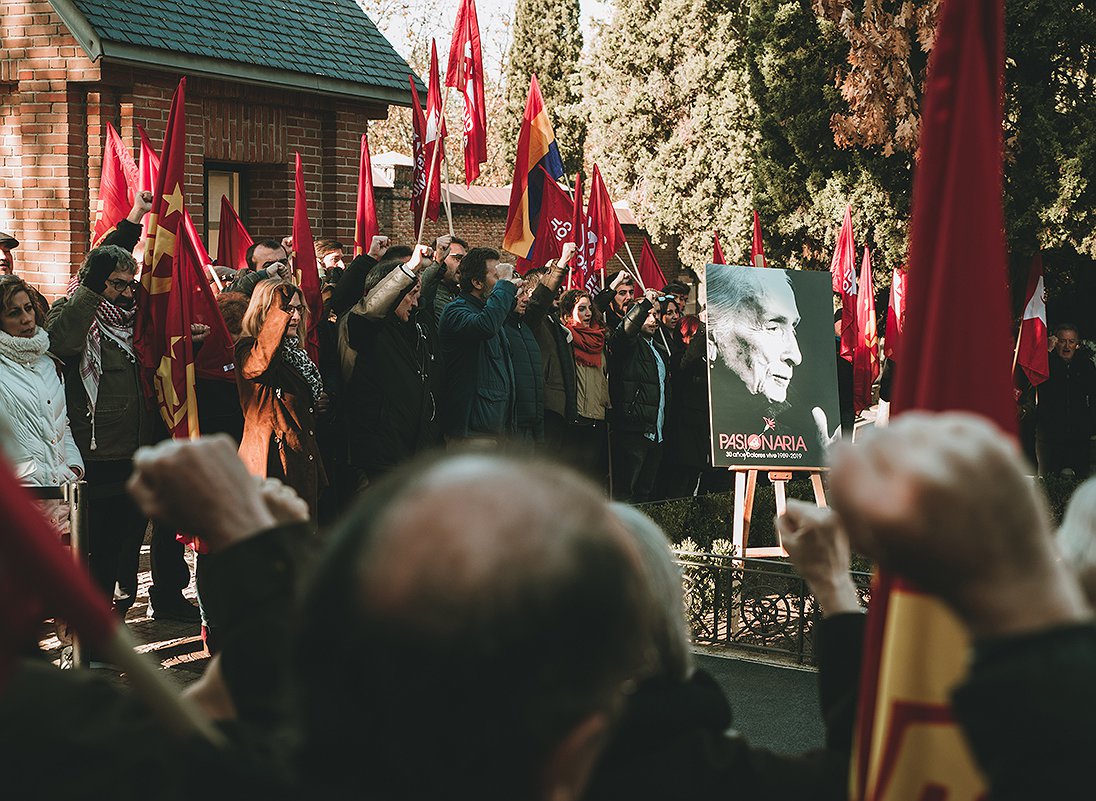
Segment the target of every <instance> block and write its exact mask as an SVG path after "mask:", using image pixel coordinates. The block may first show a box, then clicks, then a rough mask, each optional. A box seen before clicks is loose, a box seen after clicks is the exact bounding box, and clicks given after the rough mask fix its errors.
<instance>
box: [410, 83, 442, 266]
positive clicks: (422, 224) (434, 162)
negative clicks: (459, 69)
mask: <svg viewBox="0 0 1096 801" xmlns="http://www.w3.org/2000/svg"><path fill="white" fill-rule="evenodd" d="M427 104H428V105H429V99H428V100H427ZM448 105H449V92H448V91H447V92H446V93H445V95H444V96H443V97H442V99H441V114H439V115H438V130H437V139H435V140H434V141H435V145H434V153H433V157H432V158H431V159H430V173H429V177H428V178H427V179H426V189H425V190H424V192H425V194H424V196H423V199H422V218H421V219H420V220H419V236H418V238H417V239H416V240H415V244H416V245H421V244H422V235H423V232H424V231H425V229H426V213H427V212H428V211H429V210H430V185H431V184H433V183H434V173H435V168H436V167H437V166H438V151H439V150H441V149H442V148H440V147H438V146H437V143H438V142H439V141H440V140H441V128H442V123H444V122H445V109H446V107H447V106H448ZM428 124H429V123H428ZM422 146H423V147H424V148H425V147H426V142H423V143H422Z"/></svg>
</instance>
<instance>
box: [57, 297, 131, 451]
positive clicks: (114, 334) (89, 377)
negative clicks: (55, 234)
mask: <svg viewBox="0 0 1096 801" xmlns="http://www.w3.org/2000/svg"><path fill="white" fill-rule="evenodd" d="M79 286H80V279H79V277H78V276H75V275H74V276H73V277H72V280H71V281H70V282H69V286H68V296H69V297H70V298H71V297H72V296H73V295H74V294H75V293H76V290H77V288H78V287H79ZM136 317H137V307H136V306H134V307H133V308H131V309H123V308H121V307H119V306H115V305H114V304H113V303H111V302H110V301H109V300H107V299H106V298H103V297H100V298H99V305H98V306H96V307H95V319H94V320H92V321H91V327H90V328H88V342H87V347H86V348H84V352H83V353H81V354H80V383H81V384H83V386H84V392H85V393H86V394H87V396H88V417H90V418H91V450H95V448H96V447H97V446H96V443H95V404H96V403H97V402H98V400H99V381H100V379H101V378H102V377H103V337H106V338H107V339H109V340H111V341H112V342H113V343H114V344H115V345H117V346H118V348H119V349H121V351H122V352H123V353H125V354H126V356H127V357H128V358H129V361H130V363H131V364H136V363H137V354H136V352H135V351H134V349H133V321H134V320H135V319H136Z"/></svg>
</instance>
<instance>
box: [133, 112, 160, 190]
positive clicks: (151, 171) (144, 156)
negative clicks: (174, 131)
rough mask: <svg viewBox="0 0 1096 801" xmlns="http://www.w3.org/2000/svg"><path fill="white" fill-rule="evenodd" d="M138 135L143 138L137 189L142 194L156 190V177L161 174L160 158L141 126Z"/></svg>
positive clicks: (138, 127)
mask: <svg viewBox="0 0 1096 801" xmlns="http://www.w3.org/2000/svg"><path fill="white" fill-rule="evenodd" d="M137 134H138V135H139V136H140V137H141V158H140V161H139V163H138V167H137V188H138V189H139V190H140V191H142V192H151V191H153V190H154V189H155V188H156V176H157V175H159V174H160V156H159V154H158V153H157V152H156V148H154V147H153V146H152V142H150V141H149V138H148V134H146V133H145V129H144V128H142V127H141V126H140V125H139V124H138V126H137Z"/></svg>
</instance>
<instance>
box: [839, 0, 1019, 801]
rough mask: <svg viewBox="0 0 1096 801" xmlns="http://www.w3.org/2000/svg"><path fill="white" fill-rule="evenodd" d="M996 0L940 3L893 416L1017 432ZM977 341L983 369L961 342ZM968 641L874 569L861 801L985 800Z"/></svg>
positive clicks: (946, 618) (860, 745)
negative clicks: (967, 732) (963, 724)
mask: <svg viewBox="0 0 1096 801" xmlns="http://www.w3.org/2000/svg"><path fill="white" fill-rule="evenodd" d="M1003 70H1004V8H1003V1H1002V0H965V2H945V3H942V4H941V6H940V14H939V18H938V21H937V29H936V40H935V46H934V47H933V51H932V54H931V55H930V57H929V71H928V78H927V80H926V83H925V93H924V102H923V104H922V109H923V111H922V114H923V116H922V121H921V142H920V158H919V161H918V164H917V171H916V174H915V176H914V183H913V218H912V220H911V223H910V265H909V279H908V280H909V296H908V304H909V320H908V324H907V329H906V331H905V332H904V334H903V342H902V353H901V368H900V369H899V370H898V375H897V380H896V386H895V392H894V400H893V402H892V407H891V408H892V412H891V413H892V414H893V415H897V414H902V413H904V412H906V411H908V410H912V409H925V410H930V411H944V410H965V411H968V412H973V413H976V414H981V415H983V416H985V417H987V418H989V419H990V420H992V421H993V422H994V423H996V424H997V425H998V426H1000V427H1001V428H1002V430H1003V431H1005V432H1006V433H1007V434H1012V435H1015V433H1016V429H1017V425H1016V406H1015V402H1014V395H1013V387H1012V378H1011V374H1010V373H1011V371H1010V362H1011V359H1010V357H1011V355H1012V354H1011V353H1010V352H1009V341H1008V340H1009V327H1010V314H1009V297H1008V273H1007V262H1006V257H1005V242H1004V230H1005V225H1004V212H1003V208H1002V142H1001V128H1002V87H1003V85H1004V82H1003ZM971 331H978V332H979V342H980V346H979V353H978V358H977V359H963V358H956V350H955V348H956V343H957V342H960V341H962V340H963V339H964V338H965V337H968V336H969V333H970V332H971ZM968 653H969V645H968V642H967V639H966V633H965V631H964V630H963V628H962V627H961V626H960V625H959V623H958V621H956V620H955V619H954V616H952V615H951V613H950V612H949V611H948V610H947V609H946V608H945V607H944V606H943V604H941V603H939V602H937V601H936V600H935V599H932V598H929V597H928V596H925V595H922V594H921V593H919V592H917V591H916V590H915V589H913V588H911V587H909V586H908V585H906V584H905V583H903V582H901V581H898V580H896V579H895V578H894V577H893V576H892V575H890V574H887V573H885V572H880V573H879V575H878V576H877V581H876V584H875V586H874V588H873V590H872V602H871V609H870V610H869V614H868V630H867V635H866V639H865V643H864V668H863V673H862V681H861V685H860V690H861V696H860V708H859V712H858V733H857V747H856V750H855V753H854V764H853V766H852V771H851V776H852V780H853V797H854V798H855V799H857V800H858V801H877V800H878V801H889V799H897V798H903V799H904V798H929V797H932V798H945V797H948V798H951V797H955V798H959V797H963V798H977V797H980V796H981V795H984V794H985V790H984V788H983V789H981V790H980V789H978V785H979V784H981V783H983V782H982V779H981V777H980V776H979V773H978V771H977V768H976V767H975V764H974V761H973V759H972V758H971V757H970V754H969V752H968V751H967V748H966V746H965V743H964V740H963V737H962V735H961V734H960V733H959V732H958V730H957V729H956V727H955V725H954V723H953V721H952V719H951V714H950V707H949V690H950V688H951V687H952V686H953V685H954V684H955V682H957V681H958V680H959V679H960V678H961V677H962V676H963V675H964V673H965V671H966V667H967V659H968Z"/></svg>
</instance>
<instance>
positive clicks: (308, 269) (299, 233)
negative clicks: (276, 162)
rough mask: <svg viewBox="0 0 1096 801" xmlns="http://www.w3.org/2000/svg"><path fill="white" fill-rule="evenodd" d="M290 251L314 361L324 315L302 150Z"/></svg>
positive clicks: (306, 344) (298, 164) (309, 349)
mask: <svg viewBox="0 0 1096 801" xmlns="http://www.w3.org/2000/svg"><path fill="white" fill-rule="evenodd" d="M293 186H294V193H293V253H294V256H293V258H294V267H295V269H296V272H297V282H298V284H299V285H300V287H301V292H302V293H303V294H304V302H305V303H307V304H308V332H307V334H306V336H305V343H304V344H305V349H306V350H307V351H308V355H309V357H310V358H311V359H312V361H313V362H315V363H316V364H317V365H318V364H319V363H320V320H321V318H322V317H323V294H322V293H321V291H320V270H319V266H318V265H317V264H316V243H315V242H314V241H313V240H312V225H311V224H310V223H309V222H308V198H307V197H306V196H305V193H304V170H302V169H301V154H300V153H297V167H296V174H295V178H294V182H293Z"/></svg>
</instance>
